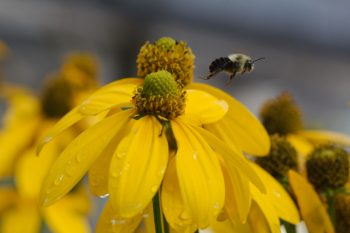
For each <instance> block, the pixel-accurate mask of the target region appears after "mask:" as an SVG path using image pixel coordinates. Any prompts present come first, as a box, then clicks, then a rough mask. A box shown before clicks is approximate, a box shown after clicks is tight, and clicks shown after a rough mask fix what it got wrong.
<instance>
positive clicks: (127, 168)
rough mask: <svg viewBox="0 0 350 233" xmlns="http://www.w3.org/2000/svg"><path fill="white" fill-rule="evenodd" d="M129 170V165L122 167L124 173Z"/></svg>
mask: <svg viewBox="0 0 350 233" xmlns="http://www.w3.org/2000/svg"><path fill="white" fill-rule="evenodd" d="M129 168H130V164H129V163H126V164H125V166H124V170H125V171H128V170H129Z"/></svg>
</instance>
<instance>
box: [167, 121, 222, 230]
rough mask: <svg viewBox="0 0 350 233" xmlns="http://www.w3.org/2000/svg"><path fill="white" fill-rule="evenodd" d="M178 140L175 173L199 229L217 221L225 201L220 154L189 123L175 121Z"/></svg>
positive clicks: (173, 124) (174, 127) (174, 129)
mask: <svg viewBox="0 0 350 233" xmlns="http://www.w3.org/2000/svg"><path fill="white" fill-rule="evenodd" d="M172 126H173V131H174V135H175V138H176V140H177V146H178V150H177V153H176V170H177V176H178V179H179V186H180V191H181V196H182V198H183V200H184V203H185V206H186V209H187V210H188V211H189V214H190V216H192V217H193V220H194V222H195V223H197V224H198V227H199V228H206V227H208V225H209V224H210V223H212V222H214V221H215V220H216V217H217V215H218V214H219V213H220V211H221V210H222V207H223V205H224V201H225V184H224V178H223V175H222V170H221V167H220V163H219V160H218V158H217V155H216V154H215V152H214V151H213V150H212V148H211V147H210V146H209V145H208V144H207V142H206V141H205V140H204V139H203V138H202V136H201V135H199V133H197V132H196V131H195V130H193V129H192V128H189V127H188V126H187V125H186V124H184V123H182V122H180V121H177V120H174V121H172Z"/></svg>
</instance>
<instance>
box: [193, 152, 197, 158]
mask: <svg viewBox="0 0 350 233" xmlns="http://www.w3.org/2000/svg"><path fill="white" fill-rule="evenodd" d="M193 159H194V160H197V151H195V152H194V153H193Z"/></svg>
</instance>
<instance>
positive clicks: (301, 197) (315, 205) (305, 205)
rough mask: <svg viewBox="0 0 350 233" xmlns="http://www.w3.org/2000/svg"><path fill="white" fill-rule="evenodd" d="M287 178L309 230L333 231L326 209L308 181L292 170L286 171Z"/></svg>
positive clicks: (330, 232) (327, 232) (314, 231)
mask: <svg viewBox="0 0 350 233" xmlns="http://www.w3.org/2000/svg"><path fill="white" fill-rule="evenodd" d="M288 179H289V184H290V185H291V188H292V190H293V193H294V195H295V196H296V199H297V202H298V205H299V209H300V212H301V216H302V218H303V220H304V221H305V223H306V225H307V228H308V230H309V232H310V233H334V228H333V226H332V223H331V220H330V218H329V216H328V214H327V211H326V210H325V208H324V207H323V205H322V203H321V201H320V199H319V197H318V195H317V193H316V192H315V191H314V189H313V188H312V186H311V185H310V184H309V182H307V181H306V180H305V179H304V177H302V176H301V175H299V174H298V173H296V172H295V171H293V170H290V171H289V172H288Z"/></svg>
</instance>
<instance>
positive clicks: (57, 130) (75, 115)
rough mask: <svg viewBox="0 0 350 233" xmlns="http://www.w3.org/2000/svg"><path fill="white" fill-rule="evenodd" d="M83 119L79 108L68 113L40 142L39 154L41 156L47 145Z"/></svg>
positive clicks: (38, 146)
mask: <svg viewBox="0 0 350 233" xmlns="http://www.w3.org/2000/svg"><path fill="white" fill-rule="evenodd" d="M83 118H84V115H83V114H81V113H79V112H78V107H76V108H74V109H73V110H71V111H70V112H69V113H67V114H66V115H65V116H64V117H62V118H61V119H60V120H59V121H58V122H57V124H56V125H55V126H54V127H53V128H52V129H50V130H49V131H48V132H47V133H46V135H45V137H43V138H42V139H41V140H40V142H39V143H38V145H37V154H40V152H41V151H42V149H43V148H44V146H45V145H46V144H47V143H49V142H51V141H52V140H53V139H54V138H55V137H56V136H58V135H59V134H61V133H62V132H63V131H64V130H66V129H67V128H69V127H71V126H72V125H74V124H75V123H77V122H78V121H80V120H81V119H83Z"/></svg>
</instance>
